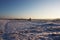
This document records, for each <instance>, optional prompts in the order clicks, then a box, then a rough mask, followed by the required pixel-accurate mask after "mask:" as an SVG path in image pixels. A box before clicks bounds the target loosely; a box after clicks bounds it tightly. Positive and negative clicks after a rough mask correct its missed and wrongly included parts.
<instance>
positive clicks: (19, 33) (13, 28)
mask: <svg viewBox="0 0 60 40" xmlns="http://www.w3.org/2000/svg"><path fill="white" fill-rule="evenodd" d="M50 34H54V35H55V34H59V35H60V23H53V22H40V21H39V22H38V21H36V22H34V21H24V20H22V21H20V20H0V40H55V39H54V38H55V36H54V37H53V36H51V37H50V36H48V35H50ZM57 37H58V38H59V37H60V36H57ZM56 40H57V39H56ZM59 40H60V39H59Z"/></svg>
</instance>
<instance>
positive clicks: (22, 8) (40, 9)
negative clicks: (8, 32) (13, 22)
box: [0, 0, 60, 19]
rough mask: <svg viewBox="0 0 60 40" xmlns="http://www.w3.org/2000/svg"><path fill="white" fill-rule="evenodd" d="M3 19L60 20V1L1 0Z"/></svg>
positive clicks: (0, 15) (0, 7)
mask: <svg viewBox="0 0 60 40" xmlns="http://www.w3.org/2000/svg"><path fill="white" fill-rule="evenodd" d="M0 17H2V18H5V17H6V18H30V17H31V18H34V19H40V18H43V19H45V18H48V19H49V18H60V0H0Z"/></svg>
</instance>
